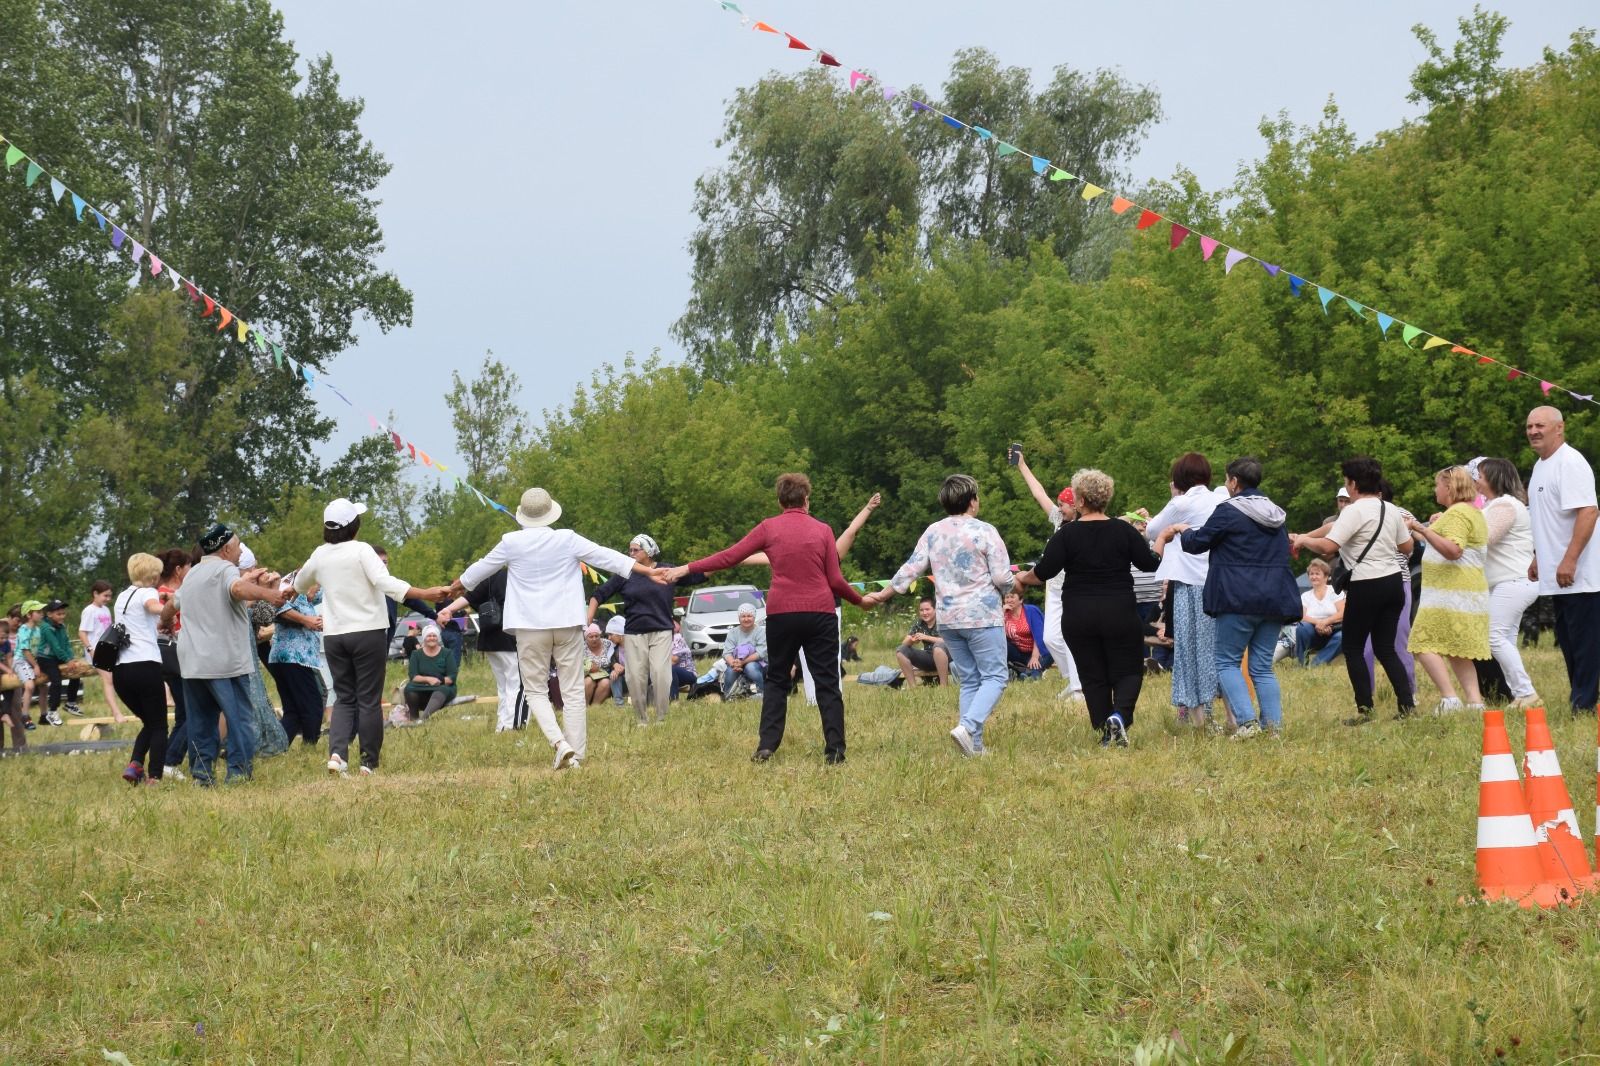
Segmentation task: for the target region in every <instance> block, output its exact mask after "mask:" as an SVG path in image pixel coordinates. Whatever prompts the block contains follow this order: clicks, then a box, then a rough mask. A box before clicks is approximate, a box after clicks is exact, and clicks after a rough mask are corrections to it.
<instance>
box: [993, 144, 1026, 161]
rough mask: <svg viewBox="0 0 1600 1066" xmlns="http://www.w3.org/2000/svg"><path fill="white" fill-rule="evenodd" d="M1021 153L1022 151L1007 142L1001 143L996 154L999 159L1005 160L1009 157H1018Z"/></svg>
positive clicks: (996, 149)
mask: <svg viewBox="0 0 1600 1066" xmlns="http://www.w3.org/2000/svg"><path fill="white" fill-rule="evenodd" d="M1019 151H1021V149H1019V148H1017V147H1016V146H1015V145H1011V144H1007V143H1006V142H1005V141H1001V142H1000V144H999V145H998V146H997V147H996V148H995V152H994V154H995V155H996V156H998V157H999V158H1001V159H1004V158H1005V157H1006V156H1008V155H1016V154H1017V152H1019Z"/></svg>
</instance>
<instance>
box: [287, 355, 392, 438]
mask: <svg viewBox="0 0 1600 1066" xmlns="http://www.w3.org/2000/svg"><path fill="white" fill-rule="evenodd" d="M272 363H273V365H274V366H276V367H278V368H279V369H282V367H283V345H281V344H273V345H272ZM329 387H330V388H332V386H329ZM341 398H342V397H341ZM344 402H345V403H349V402H350V401H349V400H345V401H344ZM367 417H368V418H369V419H370V418H372V416H371V415H368V416H367ZM372 428H373V429H377V428H378V423H377V421H376V420H375V419H374V420H373V423H372Z"/></svg>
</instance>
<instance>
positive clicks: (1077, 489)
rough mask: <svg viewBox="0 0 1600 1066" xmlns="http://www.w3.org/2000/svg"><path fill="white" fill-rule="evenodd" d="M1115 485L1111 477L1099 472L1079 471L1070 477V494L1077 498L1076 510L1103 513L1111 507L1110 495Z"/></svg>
mask: <svg viewBox="0 0 1600 1066" xmlns="http://www.w3.org/2000/svg"><path fill="white" fill-rule="evenodd" d="M1116 489H1117V483H1116V482H1115V481H1112V480H1111V475H1110V474H1107V473H1105V472H1104V471H1101V470H1093V469H1085V470H1079V471H1078V472H1077V473H1076V474H1073V475H1072V494H1073V495H1074V496H1076V497H1077V498H1078V508H1079V510H1084V511H1097V512H1101V513H1104V511H1105V509H1106V508H1107V507H1110V506H1111V494H1112V493H1114V492H1115V491H1116Z"/></svg>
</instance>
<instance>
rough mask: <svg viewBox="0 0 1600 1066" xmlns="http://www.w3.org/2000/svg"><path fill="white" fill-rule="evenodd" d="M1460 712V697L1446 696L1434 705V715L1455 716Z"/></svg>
mask: <svg viewBox="0 0 1600 1066" xmlns="http://www.w3.org/2000/svg"><path fill="white" fill-rule="evenodd" d="M1459 710H1461V699H1460V697H1458V696H1446V697H1445V698H1444V699H1442V700H1440V701H1439V702H1438V703H1437V704H1435V705H1434V708H1433V713H1434V714H1435V715H1444V714H1455V713H1456V712H1457V711H1459Z"/></svg>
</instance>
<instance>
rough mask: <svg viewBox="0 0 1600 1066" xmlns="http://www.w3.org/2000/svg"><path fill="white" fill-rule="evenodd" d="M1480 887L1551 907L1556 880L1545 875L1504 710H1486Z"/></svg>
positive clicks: (1486, 894)
mask: <svg viewBox="0 0 1600 1066" xmlns="http://www.w3.org/2000/svg"><path fill="white" fill-rule="evenodd" d="M1478 893H1479V895H1480V896H1482V897H1483V898H1484V899H1510V900H1515V901H1516V902H1517V903H1518V904H1519V905H1520V906H1523V907H1531V906H1533V905H1534V904H1538V905H1539V906H1541V907H1553V906H1555V905H1556V904H1557V903H1559V902H1561V892H1560V889H1559V887H1558V886H1556V885H1554V884H1550V883H1548V882H1545V881H1544V877H1543V874H1542V873H1541V871H1540V866H1539V847H1538V841H1537V840H1536V839H1535V837H1534V835H1533V819H1532V818H1530V817H1528V804H1527V801H1526V800H1525V799H1524V798H1523V795H1522V783H1521V781H1520V780H1519V779H1518V777H1517V761H1516V759H1514V758H1512V755H1511V739H1510V738H1509V737H1508V736H1506V716H1505V712H1504V711H1484V712H1483V764H1482V768H1481V770H1480V771H1479V774H1478Z"/></svg>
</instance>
